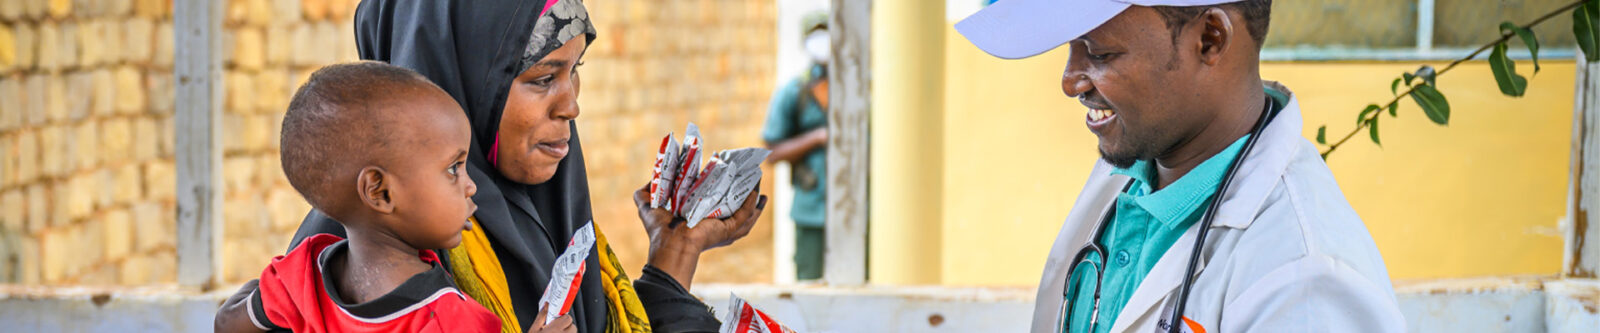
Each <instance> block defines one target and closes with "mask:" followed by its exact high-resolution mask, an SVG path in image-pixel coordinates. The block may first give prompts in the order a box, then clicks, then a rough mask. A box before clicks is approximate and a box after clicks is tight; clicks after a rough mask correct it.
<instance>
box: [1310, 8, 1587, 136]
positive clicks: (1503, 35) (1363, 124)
mask: <svg viewBox="0 0 1600 333" xmlns="http://www.w3.org/2000/svg"><path fill="white" fill-rule="evenodd" d="M1587 1H1588V0H1578V1H1574V2H1572V3H1571V4H1567V5H1566V6H1562V7H1561V8H1559V9H1556V10H1555V11H1552V12H1549V13H1546V14H1544V16H1540V17H1539V18H1538V19H1535V20H1533V21H1532V22H1528V24H1527V25H1523V26H1522V27H1521V28H1523V29H1529V28H1532V27H1533V26H1536V25H1539V24H1540V23H1544V21H1546V20H1549V19H1550V18H1552V17H1555V16H1556V15H1559V14H1561V13H1564V12H1567V11H1569V10H1572V9H1573V8H1578V6H1580V5H1583V3H1584V2H1587ZM1512 36H1516V32H1511V31H1501V32H1500V38H1499V39H1495V41H1493V42H1490V43H1488V44H1484V45H1483V46H1481V47H1478V49H1477V50H1476V51H1472V53H1471V54H1468V55H1467V56H1466V57H1465V58H1461V59H1456V61H1452V62H1450V64H1449V65H1445V66H1444V68H1443V69H1440V70H1439V71H1438V72H1437V73H1434V74H1433V77H1434V78H1435V80H1437V79H1438V77H1439V76H1440V75H1444V73H1445V72H1449V71H1450V70H1451V69H1454V68H1456V65H1460V64H1461V63H1463V62H1467V61H1469V60H1472V59H1473V58H1477V57H1478V55H1479V54H1482V53H1483V51H1485V50H1488V49H1490V48H1494V46H1495V45H1498V44H1500V43H1505V42H1506V41H1508V40H1510V39H1511V37H1512ZM1406 86H1407V87H1408V88H1406V91H1404V92H1401V93H1400V94H1398V95H1395V96H1394V99H1391V100H1389V102H1388V103H1384V104H1378V105H1380V106H1383V107H1384V108H1388V107H1389V105H1394V104H1395V103H1399V102H1400V99H1401V98H1403V97H1406V96H1407V95H1411V92H1412V91H1415V90H1416V89H1417V86H1415V85H1411V84H1410V83H1407V84H1406ZM1381 115H1383V110H1382V109H1379V110H1378V112H1373V113H1372V117H1370V118H1362V119H1361V121H1360V122H1358V123H1356V128H1355V129H1351V130H1350V133H1346V134H1345V135H1344V137H1343V138H1340V139H1339V141H1336V142H1334V143H1333V144H1329V145H1328V150H1325V151H1323V152H1322V158H1323V159H1327V158H1328V154H1332V153H1333V151H1334V150H1335V149H1339V146H1341V145H1344V142H1345V141H1350V138H1352V137H1355V136H1356V134H1358V133H1361V130H1362V129H1364V128H1367V123H1368V121H1369V120H1371V119H1372V118H1377V117H1378V116H1381Z"/></svg>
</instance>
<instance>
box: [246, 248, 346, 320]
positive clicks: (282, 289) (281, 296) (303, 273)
mask: <svg viewBox="0 0 1600 333" xmlns="http://www.w3.org/2000/svg"><path fill="white" fill-rule="evenodd" d="M339 240H340V238H339V237H337V236H333V235H327V234H319V235H314V236H311V237H308V238H306V239H305V241H303V242H301V243H300V246H297V247H295V248H294V250H292V251H289V253H288V254H287V255H281V256H277V257H274V258H272V263H271V264H267V268H266V269H263V270H261V283H260V285H259V287H257V288H256V292H255V294H253V295H250V301H249V305H248V306H249V307H250V320H251V321H252V322H254V323H255V324H256V327H257V328H261V329H264V330H268V331H273V330H291V331H298V330H302V329H304V328H306V327H308V326H319V325H311V324H308V323H307V322H306V321H307V320H308V319H310V320H320V318H321V315H320V313H319V312H318V311H317V310H318V306H317V304H316V302H317V301H318V299H319V294H318V293H317V285H318V284H319V283H321V279H320V278H319V277H318V276H317V274H316V254H317V253H321V252H322V249H323V248H325V247H327V246H328V245H329V244H333V243H337V242H338V241H339ZM307 311H309V313H307Z"/></svg>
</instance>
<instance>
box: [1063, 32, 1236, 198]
mask: <svg viewBox="0 0 1600 333" xmlns="http://www.w3.org/2000/svg"><path fill="white" fill-rule="evenodd" d="M1165 22H1166V21H1164V20H1163V19H1162V18H1161V15H1160V14H1158V13H1156V12H1155V10H1153V9H1150V8H1148V7H1141V6H1133V7H1129V8H1128V9H1127V10H1125V11H1123V12H1122V14H1119V15H1117V16H1116V17H1114V18H1112V19H1111V20H1110V21H1107V22H1106V23H1105V24H1102V25H1100V27H1099V28H1096V29H1095V30H1093V31H1090V32H1089V33H1088V34H1085V35H1084V36H1083V37H1081V38H1078V39H1075V40H1073V41H1072V42H1071V48H1072V49H1071V55H1070V57H1069V58H1068V60H1067V70H1066V72H1065V73H1063V76H1062V78H1061V89H1062V91H1063V92H1065V93H1066V94H1067V96H1070V97H1077V98H1078V101H1079V102H1081V103H1083V105H1084V106H1086V107H1088V108H1089V114H1088V115H1087V117H1086V119H1085V122H1086V123H1087V124H1088V126H1089V130H1090V131H1093V132H1094V134H1095V135H1096V136H1098V137H1099V138H1100V146H1099V149H1100V155H1101V157H1102V158H1104V159H1105V160H1106V161H1107V162H1109V163H1111V164H1112V165H1115V166H1118V167H1127V166H1130V165H1132V164H1133V162H1135V161H1139V160H1148V159H1154V158H1157V157H1160V156H1161V155H1163V154H1165V153H1167V152H1169V151H1171V150H1172V149H1173V148H1175V147H1177V146H1178V145H1180V144H1181V143H1182V142H1183V140H1185V139H1186V138H1190V137H1193V134H1194V133H1196V132H1198V129H1200V128H1202V127H1203V125H1204V122H1205V120H1206V119H1210V118H1209V117H1205V116H1203V115H1202V114H1201V113H1202V112H1200V111H1199V110H1203V108H1201V107H1197V105H1193V104H1191V103H1194V102H1195V101H1196V100H1197V99H1198V98H1197V96H1198V95H1197V94H1196V90H1197V89H1196V86H1197V85H1202V84H1204V83H1202V82H1198V81H1199V80H1200V78H1199V77H1198V75H1196V74H1197V73H1196V71H1197V70H1198V69H1199V67H1200V66H1198V65H1196V64H1194V63H1195V59H1196V54H1195V52H1196V51H1195V50H1193V49H1185V48H1184V47H1183V46H1184V45H1186V43H1193V42H1190V41H1188V40H1190V39H1194V38H1192V37H1191V38H1179V39H1178V40H1177V42H1176V43H1175V42H1174V41H1173V39H1172V33H1171V30H1169V29H1167V26H1166V23H1165ZM1190 45H1192V44H1190Z"/></svg>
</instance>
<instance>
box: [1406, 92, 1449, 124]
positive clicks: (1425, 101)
mask: <svg viewBox="0 0 1600 333" xmlns="http://www.w3.org/2000/svg"><path fill="white" fill-rule="evenodd" d="M1413 89H1414V90H1412V91H1411V100H1413V101H1416V102H1417V106H1420V107H1422V113H1425V114H1427V115H1428V120H1432V121H1433V123H1435V124H1439V125H1449V124H1450V102H1449V101H1447V100H1445V99H1444V94H1440V93H1439V90H1438V89H1435V88H1434V87H1433V86H1432V85H1426V84H1422V85H1417V86H1416V87H1415V88H1413Z"/></svg>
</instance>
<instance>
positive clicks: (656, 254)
mask: <svg viewBox="0 0 1600 333" xmlns="http://www.w3.org/2000/svg"><path fill="white" fill-rule="evenodd" d="M633 204H634V205H635V206H637V208H638V210H639V220H640V221H641V222H643V223H644V230H645V232H647V233H649V234H650V258H649V260H648V261H649V263H650V265H652V266H655V267H656V268H658V269H661V271H663V272H666V273H667V275H671V276H672V278H673V279H675V280H678V284H679V285H682V286H683V287H684V289H688V288H689V285H690V282H691V280H693V279H694V271H695V268H696V267H697V266H699V264H700V253H702V252H705V251H706V250H710V249H714V248H719V247H723V246H728V245H729V244H733V242H734V241H737V240H739V239H740V238H744V236H745V235H749V234H750V229H751V228H754V227H755V226H756V219H757V218H759V217H761V212H763V211H765V210H766V208H767V196H765V195H761V186H760V185H757V186H756V189H755V190H752V191H750V196H749V197H746V198H745V200H744V205H743V206H740V207H739V210H737V211H734V212H733V216H731V217H728V218H726V219H709V218H708V219H705V220H701V221H700V223H699V224H696V225H695V227H694V228H692V229H691V228H689V226H688V223H686V222H687V221H684V220H683V219H682V218H674V217H673V216H672V212H671V211H668V210H666V209H663V208H650V184H645V186H644V187H641V188H639V190H638V191H635V192H633Z"/></svg>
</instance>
